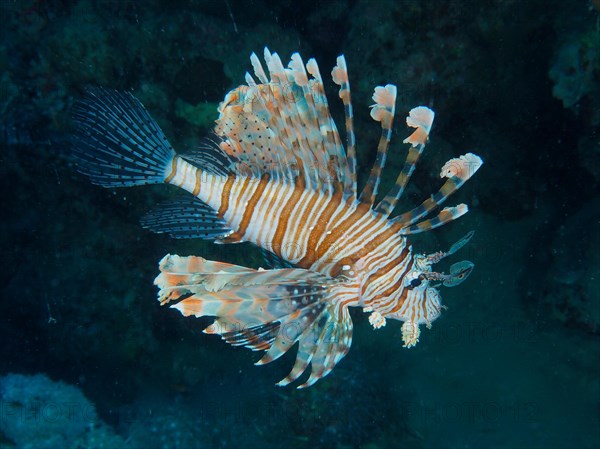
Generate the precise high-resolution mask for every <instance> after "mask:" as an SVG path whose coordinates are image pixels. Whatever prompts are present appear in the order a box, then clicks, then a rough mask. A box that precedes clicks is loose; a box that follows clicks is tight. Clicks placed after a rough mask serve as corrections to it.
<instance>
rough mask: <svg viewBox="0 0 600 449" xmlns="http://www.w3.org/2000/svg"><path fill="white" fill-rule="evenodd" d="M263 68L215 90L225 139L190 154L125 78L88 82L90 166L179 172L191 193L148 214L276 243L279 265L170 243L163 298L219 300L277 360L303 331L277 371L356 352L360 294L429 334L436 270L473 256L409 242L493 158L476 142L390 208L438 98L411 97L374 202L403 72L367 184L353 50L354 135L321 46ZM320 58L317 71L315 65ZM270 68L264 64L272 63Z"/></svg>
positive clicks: (386, 102)
mask: <svg viewBox="0 0 600 449" xmlns="http://www.w3.org/2000/svg"><path fill="white" fill-rule="evenodd" d="M264 57H265V61H266V64H267V71H265V70H264V68H263V66H262V65H261V63H260V62H259V60H258V58H257V57H256V55H254V54H253V55H252V56H251V62H252V65H253V68H254V73H255V76H256V79H255V78H253V77H252V76H251V75H249V74H246V81H247V85H245V86H240V87H238V88H236V89H234V90H233V91H231V92H229V93H228V94H227V96H226V97H225V100H224V101H223V102H222V103H221V105H220V106H219V113H220V115H219V118H218V120H217V122H216V127H215V130H214V131H215V134H216V137H217V138H216V139H214V140H213V141H212V142H211V145H206V146H205V147H203V148H201V149H199V150H198V151H195V152H193V153H188V154H176V153H175V152H174V150H173V149H172V147H171V146H170V145H169V143H168V141H167V139H166V137H165V136H164V134H163V133H162V131H161V130H160V128H159V127H158V125H157V124H156V122H154V120H153V119H152V118H151V117H150V115H149V114H148V113H147V112H146V110H145V109H144V107H143V106H142V105H141V103H140V102H139V101H138V100H136V99H135V98H134V97H133V96H131V95H129V94H120V93H116V92H112V91H107V90H104V89H92V90H90V91H89V92H88V96H87V98H85V99H84V100H83V101H81V102H80V103H79V105H78V106H77V108H76V110H75V120H76V122H77V124H78V128H79V133H78V137H79V143H80V145H78V147H77V148H76V150H75V156H76V158H77V159H78V165H79V170H80V171H82V172H83V173H85V174H86V175H88V176H89V177H90V178H91V179H92V181H93V182H95V183H97V184H100V185H103V186H105V187H118V186H131V185H139V184H151V183H163V182H164V183H167V184H172V185H175V186H177V187H180V188H182V189H184V190H186V191H188V192H190V193H191V195H188V196H186V197H185V198H181V199H177V200H175V201H171V202H169V203H167V204H163V205H161V206H160V207H159V208H158V209H156V210H155V211H153V212H150V213H149V214H148V215H146V216H145V217H144V218H143V220H142V224H143V225H144V226H145V227H147V228H149V229H151V230H153V231H155V232H167V233H169V234H171V235H172V236H174V237H177V238H194V237H197V238H204V239H211V240H214V241H216V242H217V243H236V242H242V241H247V242H252V243H254V244H256V245H258V246H259V247H261V248H262V250H263V251H264V253H265V255H266V258H267V260H268V268H270V269H268V270H265V269H262V268H261V269H258V270H254V269H250V268H246V267H241V266H237V265H231V264H226V263H221V262H216V261H209V260H205V259H203V258H200V257H193V256H190V257H180V256H177V255H167V256H165V257H164V258H163V260H162V261H161V262H160V264H159V267H160V274H159V275H158V277H157V278H156V280H155V284H156V285H157V286H158V287H159V289H160V292H159V301H160V302H161V303H162V304H168V303H169V304H171V305H172V306H173V307H175V308H177V309H178V310H179V311H180V312H181V313H182V314H183V315H185V316H189V315H194V316H197V317H200V316H213V317H216V319H215V321H214V323H213V324H212V325H210V326H209V327H208V328H206V329H205V332H207V333H216V334H219V335H221V336H222V338H223V339H224V340H226V341H227V342H228V343H230V344H232V345H240V346H246V347H249V348H251V349H253V350H265V351H266V352H265V354H264V355H263V357H262V358H261V359H260V361H259V362H257V363H259V364H262V363H268V362H270V361H272V360H274V359H276V358H278V357H280V356H281V355H282V354H284V353H285V352H286V351H288V350H289V349H290V348H291V347H292V346H293V345H294V344H295V343H296V342H298V353H297V356H296V362H295V364H294V366H293V368H292V370H291V372H290V373H289V375H288V376H287V377H286V378H285V379H283V380H282V381H280V382H279V385H286V384H288V383H290V382H293V381H295V380H296V379H298V378H299V377H300V376H301V374H302V373H303V372H304V371H305V370H306V369H307V367H308V365H309V364H311V366H312V369H311V374H310V377H309V378H308V379H307V380H306V382H304V383H303V384H302V385H301V387H305V386H309V385H312V384H313V383H315V382H316V381H317V380H318V379H320V378H322V377H324V376H326V375H327V374H328V373H329V372H330V371H331V370H332V369H333V367H334V366H335V365H336V364H337V363H338V362H339V361H340V360H341V359H342V358H343V357H344V356H345V354H346V353H347V352H348V350H349V348H350V344H351V340H352V321H351V318H350V315H349V313H348V307H350V306H358V307H362V308H363V310H364V311H366V312H370V313H371V315H370V317H369V321H370V322H371V324H372V325H373V326H374V327H375V328H378V327H381V326H383V325H385V323H386V319H398V320H401V321H403V322H404V324H403V326H402V335H403V340H404V346H406V347H411V346H413V345H414V344H416V343H417V342H418V338H419V332H420V331H419V325H420V324H426V325H427V326H429V325H430V323H431V322H432V321H433V320H435V319H436V318H437V317H438V316H439V314H440V310H441V307H442V306H441V301H440V296H439V293H438V290H437V288H436V286H437V285H439V284H442V283H443V284H444V285H446V286H452V285H456V284H458V283H459V282H461V281H462V280H463V279H464V278H466V276H468V274H469V273H470V271H471V270H472V267H473V264H471V263H470V262H466V261H465V262H460V263H457V264H454V265H453V266H452V267H451V269H450V273H449V274H443V273H436V272H432V270H431V267H432V265H433V264H435V263H436V262H438V261H439V260H441V259H442V258H443V257H446V256H447V255H450V254H453V253H454V252H456V251H457V250H458V249H460V248H461V247H462V246H463V245H464V244H466V243H467V241H468V240H469V239H470V237H471V235H472V233H469V234H468V235H467V236H465V237H464V238H463V239H461V240H460V241H459V242H457V243H456V244H454V245H453V246H452V248H450V250H449V251H447V252H441V251H440V252H437V253H435V254H431V255H428V256H426V255H419V254H413V252H412V249H411V246H410V244H409V242H408V240H407V237H406V236H407V235H409V234H412V233H417V232H421V231H425V230H429V229H433V228H436V227H438V226H440V225H442V224H444V223H447V222H449V221H451V220H453V219H455V218H457V217H459V216H461V215H463V214H465V213H466V212H467V207H466V205H464V204H460V205H458V206H455V207H450V208H444V209H443V210H441V212H439V213H438V214H437V215H436V216H434V217H432V218H429V219H426V216H427V215H429V214H430V213H431V212H432V211H433V210H434V209H436V208H437V207H438V206H439V205H440V204H442V203H443V202H444V201H445V199H446V198H447V197H448V196H449V195H451V194H452V193H453V192H454V191H455V190H456V189H458V188H459V187H460V186H461V185H462V184H463V183H464V182H465V181H466V180H468V179H469V177H470V176H471V175H472V174H473V173H474V172H475V171H476V170H477V169H478V168H479V166H480V165H481V163H482V162H481V159H480V158H479V157H477V156H475V155H474V154H471V153H468V154H466V155H464V156H461V157H460V158H456V159H452V160H450V161H448V162H447V163H446V164H445V165H444V167H443V168H442V172H441V177H443V178H446V181H445V183H444V185H443V186H442V187H441V189H440V190H439V192H438V193H436V194H434V195H432V196H431V197H430V198H429V199H427V200H426V201H424V202H423V203H422V204H421V205H420V206H418V207H416V208H414V209H413V210H411V211H409V212H406V213H404V214H400V215H397V216H396V217H394V218H390V214H391V213H392V212H393V210H394V208H395V206H396V204H397V202H398V200H399V198H400V196H401V194H402V192H403V191H404V188H405V186H406V184H407V182H408V180H409V178H410V176H411V174H412V171H413V169H414V166H415V164H416V162H417V160H418V158H419V156H420V155H421V153H422V151H423V149H424V147H425V144H426V142H427V139H428V135H429V131H430V129H431V125H432V122H433V112H432V111H431V110H430V109H428V108H426V107H418V108H415V109H413V110H411V111H410V114H409V116H408V117H407V124H408V125H409V126H410V127H412V128H414V129H415V130H414V132H413V133H412V134H411V135H410V136H409V137H408V138H407V139H405V141H404V142H405V143H408V144H410V149H409V153H408V156H407V159H406V163H405V166H404V168H403V170H402V172H401V173H400V175H399V176H398V179H397V181H396V184H395V186H394V187H393V188H392V190H391V191H390V192H389V193H388V194H387V195H386V196H385V197H384V198H383V199H382V200H381V201H380V202H379V203H378V204H375V197H376V195H377V190H378V185H379V178H380V173H381V170H382V169H383V166H384V164H385V160H386V154H387V149H388V144H389V141H390V137H391V129H392V123H393V119H394V109H395V99H396V88H395V86H393V85H387V86H385V87H376V88H375V93H374V95H373V99H374V101H375V104H374V105H373V106H372V110H371V116H372V117H373V118H374V119H375V120H376V121H379V122H380V123H381V129H382V134H381V138H380V141H379V146H378V152H377V158H376V162H375V165H374V167H373V169H372V171H371V174H370V176H369V179H368V180H367V183H366V185H365V187H364V189H363V191H362V193H361V194H360V195H359V194H358V193H357V186H356V157H355V139H354V131H353V115H352V104H351V98H350V88H349V83H348V75H347V71H346V64H345V60H344V58H343V56H340V57H339V58H338V60H337V65H336V66H335V68H334V69H333V72H332V76H333V80H334V82H335V83H336V84H338V85H339V86H340V91H339V96H340V98H341V99H342V101H343V103H344V106H345V115H346V142H347V144H346V149H344V146H343V145H342V143H341V140H340V137H339V134H338V131H337V129H336V126H335V123H334V122H333V120H332V118H331V116H330V114H329V108H328V105H327V99H326V97H325V93H324V88H323V83H322V79H321V75H320V73H319V69H318V67H317V64H316V62H315V61H314V60H313V59H311V60H309V61H308V63H307V64H306V66H305V65H304V63H303V62H302V60H301V59H300V56H299V55H298V54H294V55H293V56H292V58H291V62H290V63H289V65H288V67H287V68H285V67H284V66H283V64H282V63H281V60H280V59H279V57H278V55H277V54H271V53H270V52H269V51H268V50H266V49H265V53H264ZM307 72H308V73H307ZM267 73H268V75H267Z"/></svg>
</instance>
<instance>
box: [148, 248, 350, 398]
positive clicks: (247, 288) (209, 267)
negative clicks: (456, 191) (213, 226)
mask: <svg viewBox="0 0 600 449" xmlns="http://www.w3.org/2000/svg"><path fill="white" fill-rule="evenodd" d="M160 271H161V273H160V274H159V275H158V277H157V278H156V280H155V284H156V285H157V286H158V287H159V288H160V292H159V301H160V302H161V304H166V303H172V307H174V308H176V309H178V310H179V311H180V312H181V313H182V314H183V315H185V316H190V315H194V316H196V317H200V316H214V317H217V319H216V320H215V322H214V323H213V324H212V325H210V326H209V327H207V328H206V329H205V332H206V333H210V334H219V335H221V337H222V338H223V339H224V340H225V341H226V342H228V343H230V344H232V345H234V346H246V347H248V348H250V349H253V350H267V352H265V354H264V356H263V357H262V358H261V359H260V360H259V362H257V364H265V363H269V362H271V361H273V360H275V359H277V358H279V357H280V356H281V355H283V354H284V353H286V352H287V351H288V350H289V349H290V348H291V347H292V346H294V344H295V343H296V342H299V347H298V354H297V356H296V362H295V364H294V366H293V368H292V370H291V372H290V373H289V374H288V376H287V377H286V378H285V379H283V380H282V381H280V382H279V383H278V385H287V384H288V383H290V382H293V381H294V380H296V379H298V378H299V377H300V376H301V375H302V373H303V372H304V371H305V370H306V368H307V367H308V364H309V363H312V370H311V375H310V377H309V379H308V380H307V381H306V382H305V383H304V384H302V385H301V386H300V387H307V386H310V385H312V384H314V383H315V382H316V381H317V380H318V379H320V378H322V377H324V376H326V375H327V374H329V373H330V372H331V370H332V369H333V367H334V366H335V365H336V364H337V363H338V362H339V361H340V360H341V359H342V358H343V357H344V356H345V355H346V353H347V352H348V350H349V348H350V344H351V341H352V321H351V318H350V314H349V313H348V310H347V307H346V306H344V305H342V304H341V303H340V302H339V301H337V300H336V298H337V296H336V289H337V287H338V285H340V283H339V282H338V281H337V280H335V279H332V278H330V277H328V276H325V275H322V274H320V273H316V272H313V271H309V270H304V269H300V268H289V269H278V270H254V269H251V268H245V267H240V266H237V265H230V264H226V263H221V262H214V261H208V260H205V259H203V258H200V257H180V256H176V255H167V256H165V257H164V258H163V260H162V261H161V262H160Z"/></svg>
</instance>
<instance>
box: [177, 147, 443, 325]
mask: <svg viewBox="0 0 600 449" xmlns="http://www.w3.org/2000/svg"><path fill="white" fill-rule="evenodd" d="M165 179H166V182H168V183H169V184H172V185H174V186H177V187H180V188H183V189H185V190H187V191H188V192H190V193H192V194H194V195H195V196H196V197H197V198H198V199H200V200H201V201H203V202H204V203H206V204H208V205H209V206H210V207H211V208H212V209H214V210H215V211H218V214H219V216H221V217H223V218H224V220H225V222H226V223H227V224H228V226H229V227H231V229H233V230H234V233H233V234H232V235H229V236H227V237H226V240H229V241H248V242H252V243H254V244H256V245H258V246H260V247H262V248H264V249H266V250H268V251H271V252H273V253H275V254H277V255H278V256H280V257H282V258H283V259H285V260H287V261H289V262H292V263H293V264H295V265H296V266H298V267H301V268H305V269H308V270H311V271H317V272H319V273H322V274H325V275H328V276H331V277H337V276H339V275H343V276H344V277H346V278H348V279H352V280H353V284H355V285H356V291H355V293H354V297H352V298H349V299H348V300H347V301H346V302H344V305H351V306H361V307H365V308H372V309H373V310H378V311H379V312H380V313H381V314H382V315H383V314H385V315H388V316H390V317H393V318H398V319H402V317H403V316H406V317H408V316H412V315H411V314H414V315H415V316H417V322H419V323H429V322H431V321H433V320H434V319H435V318H437V315H438V314H439V310H436V308H435V307H433V308H432V307H431V305H430V304H428V303H427V301H425V300H424V298H423V295H410V296H409V293H410V290H409V289H408V288H405V275H406V274H407V273H408V272H409V271H411V270H412V269H413V267H414V261H413V258H412V251H411V247H410V245H409V243H408V240H407V239H406V237H404V236H402V235H400V234H399V231H400V229H401V228H402V225H401V224H399V223H391V222H390V221H389V220H388V219H387V217H385V216H384V215H382V214H379V213H376V212H374V211H373V209H371V208H369V207H366V206H365V205H364V204H363V203H360V202H359V201H357V200H356V199H354V198H352V197H348V198H344V197H343V195H342V193H341V190H340V189H339V187H338V188H337V189H332V190H331V191H329V192H323V191H313V190H307V189H305V188H304V186H303V185H302V182H296V183H291V182H284V181H281V180H274V179H272V178H271V177H270V176H268V175H265V176H263V177H262V178H260V179H257V178H253V177H251V176H243V175H238V176H236V175H233V174H232V175H229V176H222V175H214V174H211V173H206V172H202V170H201V169H199V168H197V167H195V166H194V165H192V164H190V163H189V162H187V161H185V160H184V159H182V158H179V157H176V158H175V159H174V160H173V163H172V164H171V166H170V167H169V173H168V174H167V175H166V178H165ZM232 239H233V240H232ZM422 268H426V267H422ZM430 295H432V296H435V297H436V298H437V294H436V293H433V292H430ZM409 298H410V299H412V300H413V304H408V302H407V299H409ZM428 306H429V307H428ZM407 312H410V313H407Z"/></svg>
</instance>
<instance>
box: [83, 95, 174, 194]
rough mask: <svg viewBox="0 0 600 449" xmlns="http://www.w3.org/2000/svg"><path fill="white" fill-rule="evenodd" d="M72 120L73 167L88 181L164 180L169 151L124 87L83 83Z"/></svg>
mask: <svg viewBox="0 0 600 449" xmlns="http://www.w3.org/2000/svg"><path fill="white" fill-rule="evenodd" d="M73 120H74V122H75V124H76V128H77V131H76V134H75V148H74V150H73V156H74V158H75V161H76V163H77V169H78V171H79V172H81V173H83V174H84V175H87V176H88V177H89V178H90V179H91V181H92V182H93V183H94V184H98V185H101V186H103V187H126V186H133V185H143V184H158V183H161V182H163V181H164V180H165V178H166V176H167V174H168V171H169V168H170V165H171V161H172V160H173V157H174V156H175V151H174V150H173V147H171V145H170V144H169V142H168V141H167V138H166V137H165V135H164V133H163V132H162V130H161V129H160V127H159V126H158V124H157V123H156V122H155V121H154V119H153V118H152V117H151V116H150V114H149V113H148V111H146V109H145V108H144V106H143V105H142V103H140V101H139V100H138V99H137V98H135V97H134V96H133V95H131V94H130V93H121V92H116V91H112V90H108V89H103V88H88V89H87V91H86V95H85V96H84V98H83V99H81V100H80V101H79V102H78V103H77V104H76V105H75V107H74V110H73Z"/></svg>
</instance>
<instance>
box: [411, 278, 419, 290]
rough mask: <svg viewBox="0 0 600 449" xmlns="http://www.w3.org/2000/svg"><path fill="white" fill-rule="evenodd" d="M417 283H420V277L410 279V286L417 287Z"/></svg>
mask: <svg viewBox="0 0 600 449" xmlns="http://www.w3.org/2000/svg"><path fill="white" fill-rule="evenodd" d="M419 285H421V279H419V278H415V279H413V280H412V281H410V286H411V287H412V288H415V287H418V286H419Z"/></svg>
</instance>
